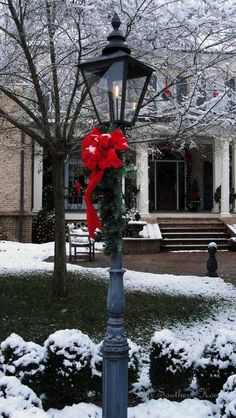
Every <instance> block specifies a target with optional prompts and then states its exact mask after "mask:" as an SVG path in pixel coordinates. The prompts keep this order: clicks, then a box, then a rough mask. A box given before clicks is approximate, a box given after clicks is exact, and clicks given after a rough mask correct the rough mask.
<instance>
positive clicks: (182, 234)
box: [162, 231, 230, 240]
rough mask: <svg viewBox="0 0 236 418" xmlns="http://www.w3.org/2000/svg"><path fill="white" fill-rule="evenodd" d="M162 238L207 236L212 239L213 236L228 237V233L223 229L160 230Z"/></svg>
mask: <svg viewBox="0 0 236 418" xmlns="http://www.w3.org/2000/svg"><path fill="white" fill-rule="evenodd" d="M162 238H176V239H179V238H208V239H210V240H211V239H213V240H214V239H215V238H224V239H228V238H230V234H228V233H226V232H225V231H211V232H208V231H178V232H177V231H171V232H166V231H162Z"/></svg>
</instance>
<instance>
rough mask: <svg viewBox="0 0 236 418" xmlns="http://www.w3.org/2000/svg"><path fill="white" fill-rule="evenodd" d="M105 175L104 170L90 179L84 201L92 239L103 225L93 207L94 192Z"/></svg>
mask: <svg viewBox="0 0 236 418" xmlns="http://www.w3.org/2000/svg"><path fill="white" fill-rule="evenodd" d="M103 174H104V170H101V171H99V172H97V173H93V174H92V175H91V177H90V180H89V184H88V186H87V189H86V192H85V195H84V200H85V203H86V211H87V226H88V231H89V236H90V238H92V239H94V232H95V229H96V228H99V229H100V228H101V223H100V220H99V217H98V214H97V211H96V209H95V208H94V206H93V191H94V189H95V188H96V186H97V185H98V183H99V182H100V181H101V179H102V177H103Z"/></svg>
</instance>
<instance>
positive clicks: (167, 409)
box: [0, 241, 236, 418]
mask: <svg viewBox="0 0 236 418" xmlns="http://www.w3.org/2000/svg"><path fill="white" fill-rule="evenodd" d="M67 251H68V248H67ZM53 255H54V243H47V244H40V245H39V244H21V243H16V242H9V241H0V275H7V274H22V273H27V272H34V273H36V272H43V271H53V263H49V262H46V261H44V260H46V259H47V258H48V257H50V256H53ZM108 267H109V266H108ZM68 271H73V272H76V271H78V272H79V271H80V272H84V273H89V274H90V275H91V276H92V277H94V279H95V278H96V277H100V278H103V279H105V280H107V279H108V277H109V273H108V271H107V269H104V268H84V267H81V266H78V265H74V264H68ZM124 283H125V287H126V288H128V289H130V290H134V291H135V290H139V291H143V292H161V293H167V294H173V295H180V294H182V295H185V296H190V297H193V296H200V297H206V298H216V299H219V298H224V299H227V301H228V302H227V303H228V305H227V306H226V305H225V306H224V309H219V310H218V311H216V312H213V313H212V316H211V317H210V318H207V319H205V320H204V321H201V322H200V321H199V322H198V321H196V322H194V323H193V324H189V325H188V326H186V325H183V324H178V326H177V325H176V323H175V325H173V327H170V329H172V330H173V331H174V333H175V335H176V336H177V337H179V338H181V339H184V340H185V341H188V342H189V343H190V344H191V345H192V348H193V351H194V352H196V353H198V352H199V351H200V350H201V348H203V346H204V344H205V343H207V342H209V340H210V339H211V338H212V336H213V334H214V333H215V332H216V331H217V330H219V329H220V328H224V329H235V326H236V310H235V305H234V303H235V302H234V301H235V299H236V288H235V287H234V286H232V285H231V284H228V283H225V282H224V281H223V280H222V279H221V278H209V277H197V276H174V275H168V274H164V275H163V274H151V273H141V272H134V271H129V270H128V271H126V273H125V276H124ZM12 331H14V330H12ZM213 408H214V407H213V404H211V403H210V402H206V401H200V400H197V399H185V400H183V401H182V402H180V403H176V402H171V401H170V400H167V399H159V400H151V401H146V402H145V403H143V404H140V405H138V406H135V407H133V408H129V413H128V418H146V417H148V418H167V417H168V418H209V417H211V416H213V415H212V411H213ZM31 412H32V413H31ZM31 412H30V411H24V415H22V417H23V416H24V418H30V417H32V418H33V417H35V418H36V416H39V417H41V416H42V417H44V416H45V418H46V417H48V418H61V417H63V418H72V417H73V418H74V417H75V416H81V417H83V418H89V417H90V418H101V416H102V412H101V409H100V408H98V407H97V406H95V405H92V404H85V403H81V404H79V405H73V406H70V407H69V406H68V407H65V408H64V409H63V410H61V411H57V410H53V409H51V410H49V411H47V413H45V414H44V413H43V412H40V411H38V412H39V414H38V415H35V411H31ZM19 416H20V415H19V411H18V415H17V417H19ZM14 417H15V416H14Z"/></svg>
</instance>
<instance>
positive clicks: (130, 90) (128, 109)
mask: <svg viewBox="0 0 236 418" xmlns="http://www.w3.org/2000/svg"><path fill="white" fill-rule="evenodd" d="M146 78H147V77H146V76H142V77H135V78H129V77H128V79H127V82H126V98H125V115H124V119H125V120H126V121H127V122H132V120H133V118H134V116H135V112H136V109H137V106H138V103H139V99H140V97H141V94H142V91H143V88H144V84H145V81H146Z"/></svg>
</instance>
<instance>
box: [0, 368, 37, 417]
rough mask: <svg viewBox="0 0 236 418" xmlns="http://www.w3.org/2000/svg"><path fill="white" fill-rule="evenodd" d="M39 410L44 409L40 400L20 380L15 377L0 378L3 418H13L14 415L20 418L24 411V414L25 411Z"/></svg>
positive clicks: (0, 414) (0, 403)
mask: <svg viewBox="0 0 236 418" xmlns="http://www.w3.org/2000/svg"><path fill="white" fill-rule="evenodd" d="M38 408H42V404H41V401H40V399H38V398H37V396H36V394H35V393H34V392H33V391H32V390H31V389H30V388H28V387H27V386H25V385H23V384H22V383H21V382H20V380H19V379H17V378H16V377H14V376H4V377H1V378H0V416H1V417H4V418H11V417H12V416H13V414H14V416H15V417H18V416H19V415H18V413H19V412H20V411H22V410H24V412H25V410H30V411H34V412H37V409H38ZM39 411H40V409H39ZM25 416H26V414H25ZM36 416H37V415H36Z"/></svg>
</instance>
